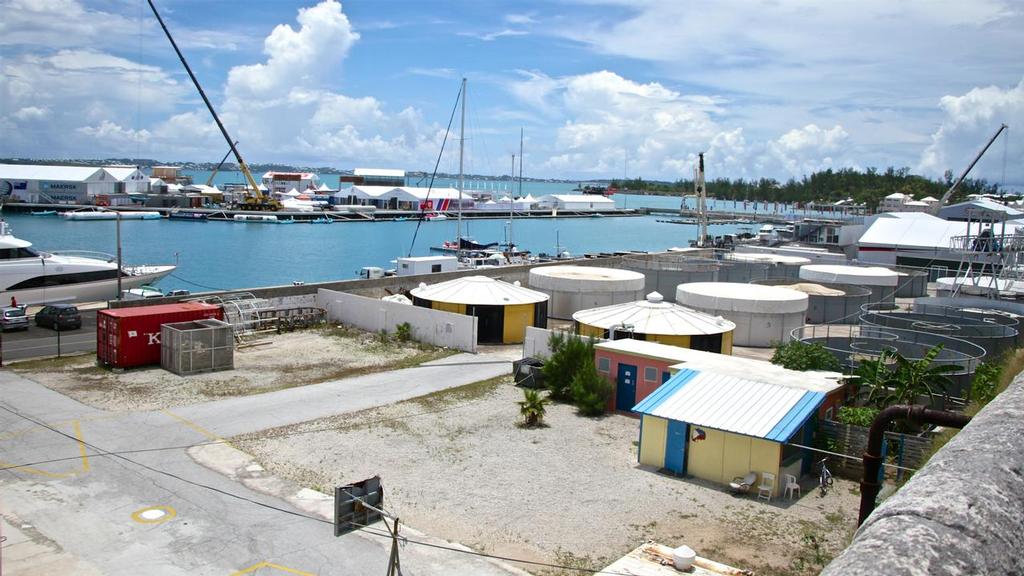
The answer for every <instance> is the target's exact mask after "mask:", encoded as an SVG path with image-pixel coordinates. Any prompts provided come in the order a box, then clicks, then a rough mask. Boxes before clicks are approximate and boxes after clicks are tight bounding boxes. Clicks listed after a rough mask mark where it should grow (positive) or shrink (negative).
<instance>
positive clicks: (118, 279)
mask: <svg viewBox="0 0 1024 576" xmlns="http://www.w3.org/2000/svg"><path fill="white" fill-rule="evenodd" d="M114 213H115V214H117V225H116V227H117V299H118V300H120V299H121V297H122V296H121V212H119V211H117V210H115V211H114Z"/></svg>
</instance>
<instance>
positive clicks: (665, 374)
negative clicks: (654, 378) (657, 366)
mask: <svg viewBox="0 0 1024 576" xmlns="http://www.w3.org/2000/svg"><path fill="white" fill-rule="evenodd" d="M671 377H672V374H671V373H670V372H662V373H661V383H662V384H664V383H665V382H668V379H669V378H671Z"/></svg>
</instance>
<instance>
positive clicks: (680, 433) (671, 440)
mask: <svg viewBox="0 0 1024 576" xmlns="http://www.w3.org/2000/svg"><path fill="white" fill-rule="evenodd" d="M689 433H690V425H689V424H687V423H686V422H679V421H677V420H669V421H668V439H667V440H666V441H665V468H666V469H667V470H671V471H672V472H675V473H676V474H679V475H680V476H682V475H683V474H686V442H687V440H688V438H687V436H688V435H689Z"/></svg>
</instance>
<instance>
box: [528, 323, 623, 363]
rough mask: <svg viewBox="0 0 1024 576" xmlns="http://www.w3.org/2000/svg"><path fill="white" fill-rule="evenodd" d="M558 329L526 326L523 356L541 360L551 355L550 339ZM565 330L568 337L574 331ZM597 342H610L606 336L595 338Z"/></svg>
mask: <svg viewBox="0 0 1024 576" xmlns="http://www.w3.org/2000/svg"><path fill="white" fill-rule="evenodd" d="M554 332H556V330H548V329H547V328H536V327H534V326H527V327H526V337H525V338H524V339H523V358H527V357H531V356H532V357H533V358H540V359H541V360H547V359H548V357H549V356H551V348H549V347H548V339H550V338H551V334H553V333H554ZM559 332H563V333H564V334H565V335H566V336H567V337H568V336H569V335H571V334H572V332H566V331H564V330H559ZM594 341H595V342H608V340H606V339H604V338H595V339H594Z"/></svg>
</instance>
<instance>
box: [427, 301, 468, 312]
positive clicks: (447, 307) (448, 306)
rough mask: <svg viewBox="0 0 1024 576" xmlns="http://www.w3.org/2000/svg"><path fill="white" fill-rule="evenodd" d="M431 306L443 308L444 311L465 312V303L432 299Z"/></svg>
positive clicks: (438, 308) (436, 308)
mask: <svg viewBox="0 0 1024 576" xmlns="http://www.w3.org/2000/svg"><path fill="white" fill-rule="evenodd" d="M430 307H431V308H433V309H434V310H441V311H442V312H454V313H456V314H465V313H466V305H465V304H455V303H451V302H438V301H437V300H431V302H430Z"/></svg>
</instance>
